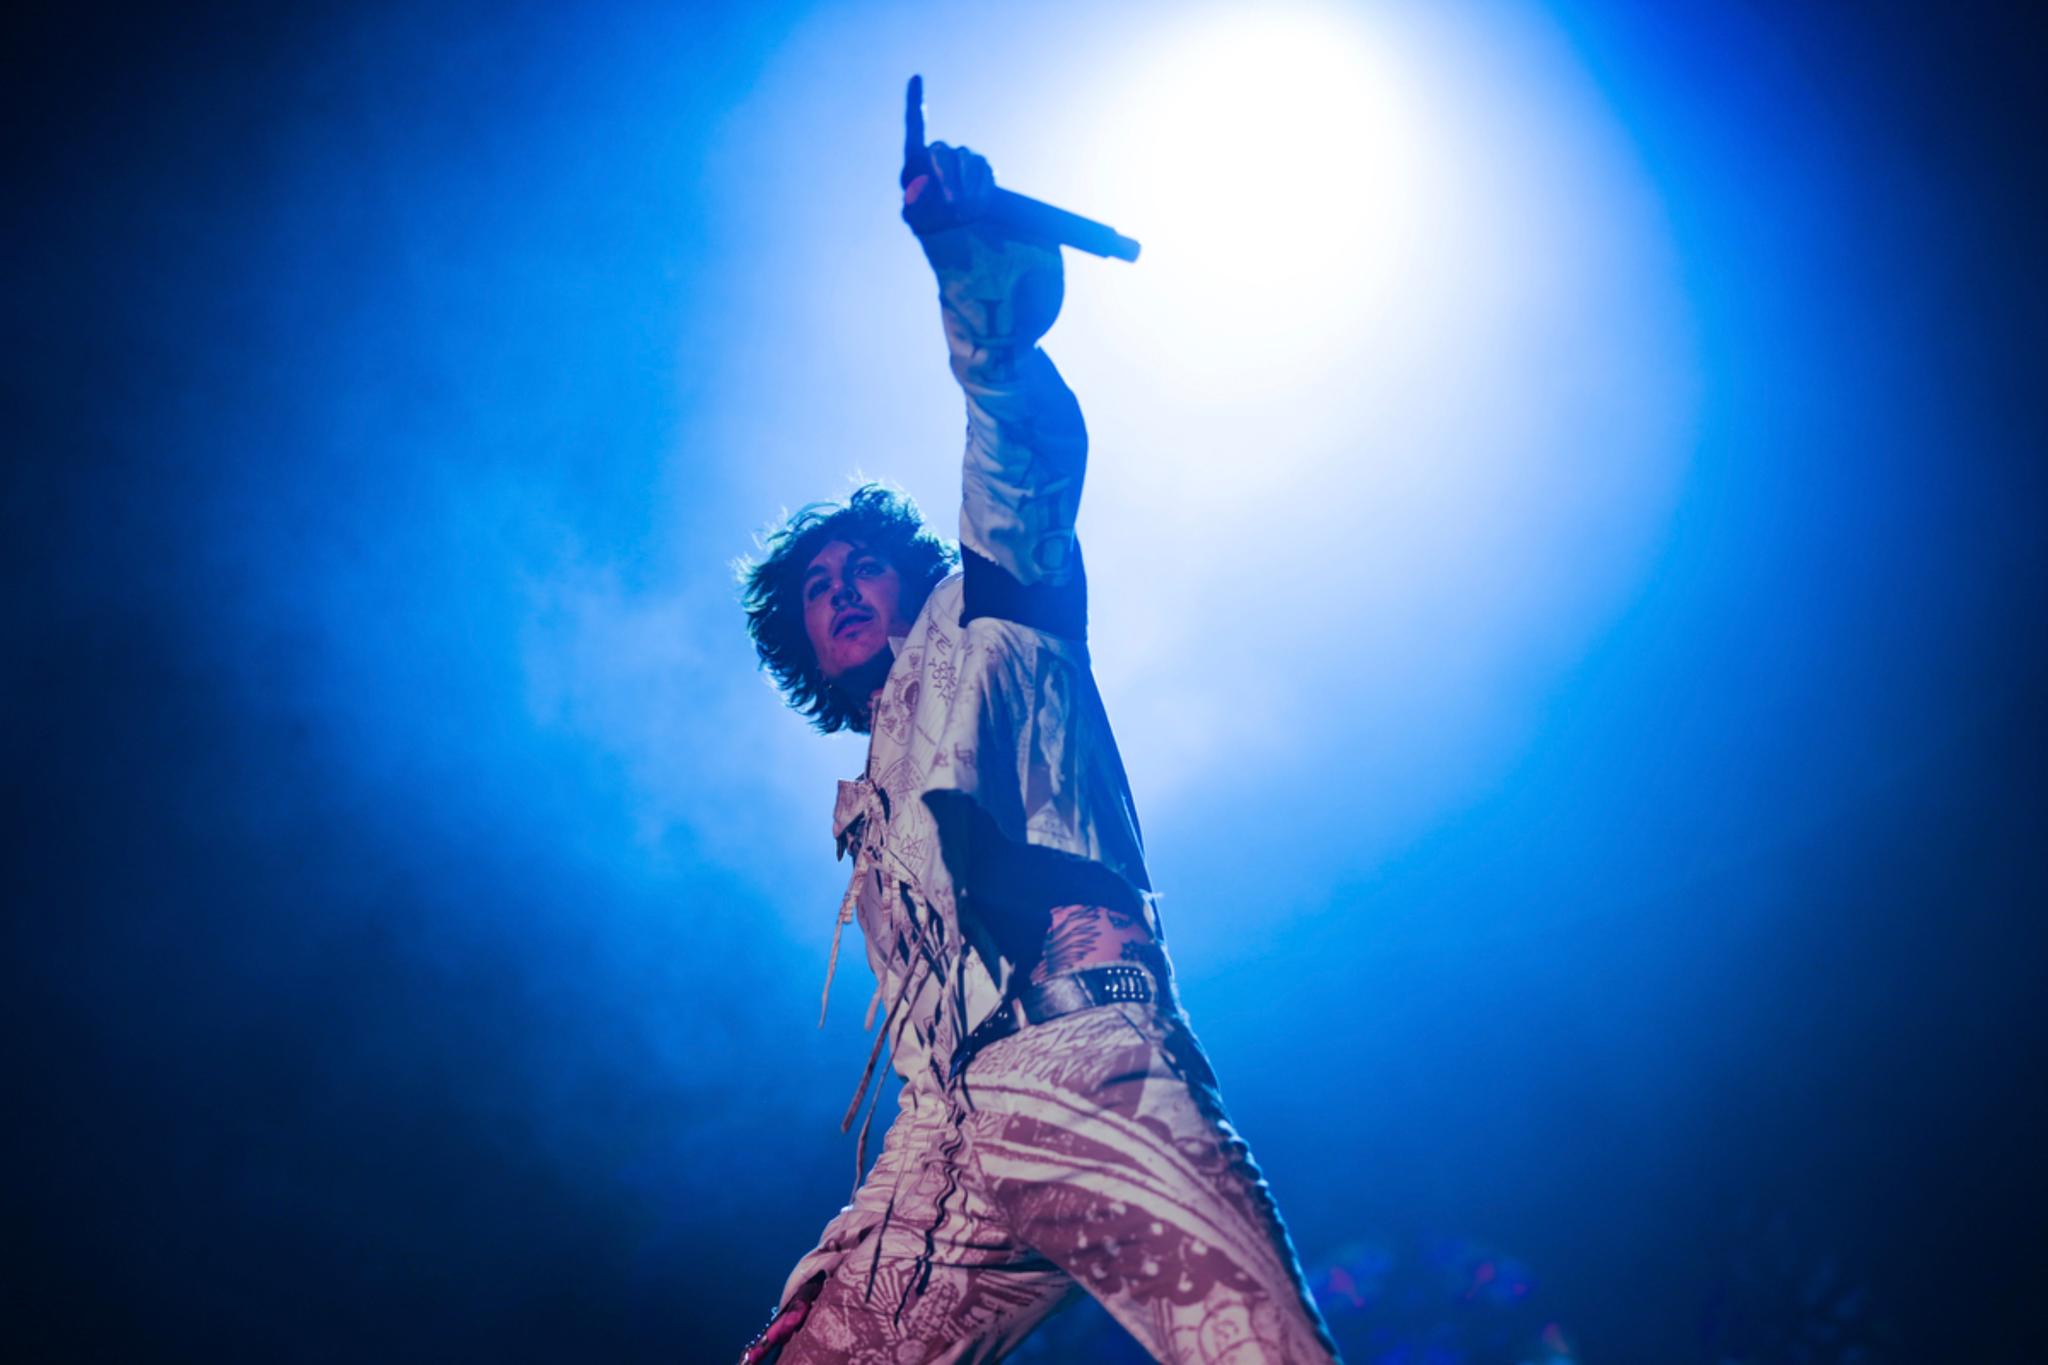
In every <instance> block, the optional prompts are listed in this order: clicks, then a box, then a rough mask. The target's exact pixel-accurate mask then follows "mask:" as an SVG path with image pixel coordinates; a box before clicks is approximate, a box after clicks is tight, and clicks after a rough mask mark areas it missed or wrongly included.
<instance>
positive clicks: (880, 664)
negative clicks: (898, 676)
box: [831, 645, 896, 713]
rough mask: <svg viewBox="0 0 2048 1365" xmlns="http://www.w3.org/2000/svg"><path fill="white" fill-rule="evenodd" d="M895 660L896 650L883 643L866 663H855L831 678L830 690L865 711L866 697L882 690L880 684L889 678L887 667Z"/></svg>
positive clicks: (854, 706)
mask: <svg viewBox="0 0 2048 1365" xmlns="http://www.w3.org/2000/svg"><path fill="white" fill-rule="evenodd" d="M895 662H896V651H895V650H893V649H891V648H889V647H888V646H887V645H883V646H882V647H881V648H880V649H878V650H876V651H875V652H874V654H873V655H872V656H870V657H869V659H868V661H867V662H866V663H861V664H855V665H854V666H853V667H852V668H849V669H847V670H846V671H845V672H844V673H841V674H840V675H839V676H837V677H835V678H833V679H831V684H832V690H833V691H834V692H837V693H838V694H839V695H840V696H842V697H844V698H845V699H846V701H847V702H848V703H849V704H850V705H852V707H853V708H854V709H855V710H857V711H861V712H863V713H865V711H866V710H867V706H866V702H867V699H868V698H869V697H871V696H873V695H874V694H875V693H877V692H879V691H881V690H882V684H883V683H885V682H887V681H888V680H889V669H890V668H891V666H893V665H894V664H895Z"/></svg>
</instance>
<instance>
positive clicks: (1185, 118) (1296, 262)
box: [1071, 10, 1422, 397]
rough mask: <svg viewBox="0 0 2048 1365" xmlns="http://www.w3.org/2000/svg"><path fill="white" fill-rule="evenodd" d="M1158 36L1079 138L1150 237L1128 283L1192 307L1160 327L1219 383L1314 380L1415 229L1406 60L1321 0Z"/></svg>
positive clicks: (1164, 314)
mask: <svg viewBox="0 0 2048 1365" xmlns="http://www.w3.org/2000/svg"><path fill="white" fill-rule="evenodd" d="M1158 48H1159V51H1158V52H1157V54H1156V55H1152V56H1140V57H1138V58H1137V60H1136V61H1135V62H1133V63H1132V64H1131V65H1132V67H1134V68H1135V69H1127V70H1125V71H1124V72H1122V73H1120V78H1119V79H1118V81H1117V83H1116V90H1117V94H1116V95H1115V96H1113V97H1112V99H1111V101H1110V102H1109V103H1108V106H1107V116H1106V117H1102V118H1100V119H1098V120H1097V121H1096V123H1095V126H1094V127H1093V128H1092V129H1090V130H1086V131H1082V130H1077V131H1076V133H1075V135H1074V136H1073V138H1072V142H1071V145H1073V146H1075V147H1077V148H1084V149H1086V151H1085V155H1086V156H1088V157H1089V158H1090V159H1091V160H1092V163H1093V164H1092V166H1091V167H1090V168H1089V170H1090V172H1091V179H1092V182H1093V184H1092V186H1091V188H1093V189H1095V190H1097V192H1098V193H1099V194H1100V195H1101V197H1102V198H1104V199H1106V200H1108V201H1110V202H1112V203H1113V204H1114V206H1115V213H1116V215H1117V217H1116V221H1117V222H1118V223H1119V224H1122V223H1126V222H1127V223H1129V224H1131V225H1132V226H1131V228H1130V229H1129V230H1132V231H1139V230H1142V232H1143V234H1144V243H1145V252H1144V258H1143V269H1142V270H1139V271H1135V272H1133V273H1132V276H1131V278H1130V279H1128V280H1122V281H1119V283H1120V284H1121V285H1123V286H1125V287H1126V288H1127V289H1129V290H1130V291H1131V292H1132V293H1133V295H1134V296H1136V297H1137V298H1140V299H1144V300H1149V301H1150V306H1151V307H1153V308H1154V309H1155V310H1156V312H1155V316H1157V317H1159V318H1161V319H1162V320H1164V319H1178V318H1181V317H1183V316H1184V315H1185V314H1186V313H1187V312H1188V311H1189V309H1190V308H1191V307H1199V308H1200V310H1201V314H1202V317H1201V325H1198V326H1173V327H1170V328H1166V329H1164V330H1162V332H1161V334H1160V340H1161V341H1162V343H1163V344H1165V345H1166V346H1167V347H1169V348H1170V349H1171V350H1172V352H1173V354H1174V357H1175V359H1176V361H1177V363H1178V364H1179V365H1180V366H1182V367H1185V368H1186V369H1187V370H1189V371H1192V372H1196V373H1199V374H1200V375H1201V376H1202V378H1203V379H1204V380H1205V381H1206V382H1208V383H1209V384H1210V385H1212V387H1211V389H1210V394H1211V396H1212V397H1223V396H1227V395H1229V394H1234V393H1239V392H1258V393H1261V394H1270V393H1271V392H1272V386H1273V385H1274V384H1275V383H1280V384H1284V385H1287V386H1290V387H1292V386H1299V385H1301V384H1303V383H1306V382H1309V381H1310V380H1311V379H1312V378H1313V376H1314V373H1315V372H1316V370H1317V368H1318V366H1317V364H1316V361H1317V358H1318V357H1319V356H1322V355H1326V354H1327V353H1328V350H1329V347H1330V344H1331V342H1332V341H1333V340H1334V339H1336V338H1338V337H1341V336H1343V335H1345V334H1347V333H1348V332H1350V331H1352V330H1355V328H1356V326H1357V322H1358V319H1359V317H1360V316H1361V314H1362V313H1363V312H1364V311H1365V310H1368V309H1370V308H1372V307H1373V306H1374V301H1375V299H1376V298H1377V297H1378V296H1379V295H1380V294H1381V293H1382V292H1383V290H1384V288H1385V286H1386V284H1387V282H1388V279H1389V276H1390V274H1391V273H1392V271H1393V269H1394V267H1395V265H1396V263H1397V262H1398V261H1399V260H1400V258H1401V256H1402V255H1403V253H1404V252H1405V250H1406V249H1407V247H1408V244H1409V236H1410V232H1411V228H1412V224H1413V207H1414V201H1415V198H1416V196H1417V195H1418V194H1419V193H1421V192H1422V186H1421V185H1420V183H1419V180H1420V176H1421V174H1422V168H1421V167H1420V166H1419V165H1418V164H1417V162H1416V159H1415V157H1414V156H1413V150H1414V130H1413V129H1412V128H1411V127H1410V126H1409V123H1410V115H1409V113H1408V111H1407V110H1406V109H1405V108H1404V106H1403V100H1402V97H1401V91H1400V87H1399V84H1398V81H1397V78H1396V74H1395V73H1394V72H1393V71H1392V70H1391V69H1389V67H1388V64H1387V63H1386V62H1385V61H1384V59H1383V57H1382V55H1381V54H1380V53H1378V52H1376V51H1375V50H1374V48H1373V47H1372V45H1371V44H1370V42H1369V41H1368V40H1367V35H1366V34H1365V33H1363V32H1362V31H1361V30H1360V29H1359V28H1358V27H1357V26H1356V24H1355V23H1353V22H1350V21H1349V20H1347V19H1345V18H1344V17H1343V16H1341V15H1336V14H1331V13H1326V12H1322V11H1317V10H1293V11H1278V12H1270V13H1267V14H1264V15H1258V16H1254V17H1245V16H1244V15H1243V14H1242V13H1239V14H1237V15H1227V16H1219V17H1217V18H1213V19H1210V20H1208V21H1205V22H1197V23H1195V24H1193V25H1192V26H1190V27H1188V28H1186V29H1185V30H1183V31H1182V32H1180V33H1178V34H1173V33H1171V32H1169V33H1168V34H1167V35H1166V36H1165V38H1164V39H1163V41H1161V42H1160V43H1159V44H1158ZM1197 301H1199V302H1197ZM1217 386H1220V387H1217Z"/></svg>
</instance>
